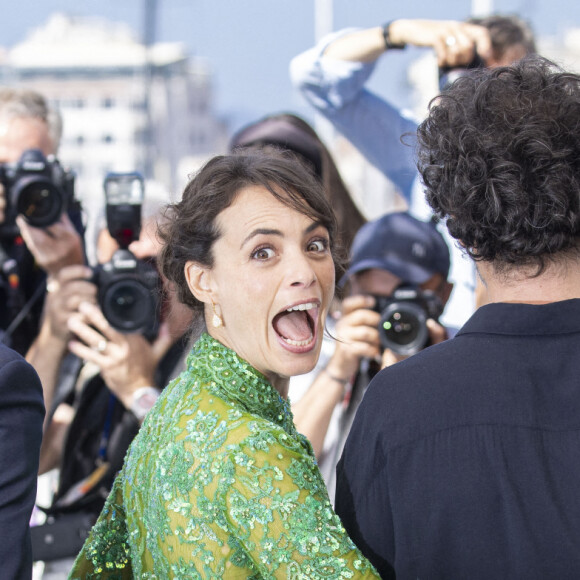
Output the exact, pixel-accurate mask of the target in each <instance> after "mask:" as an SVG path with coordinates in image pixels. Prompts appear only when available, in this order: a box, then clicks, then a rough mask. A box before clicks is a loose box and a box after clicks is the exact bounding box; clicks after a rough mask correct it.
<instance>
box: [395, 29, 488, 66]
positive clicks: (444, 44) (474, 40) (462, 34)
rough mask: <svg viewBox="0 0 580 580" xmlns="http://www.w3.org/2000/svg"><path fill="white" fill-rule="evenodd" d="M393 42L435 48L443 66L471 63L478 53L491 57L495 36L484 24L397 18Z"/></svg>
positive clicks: (438, 60)
mask: <svg viewBox="0 0 580 580" xmlns="http://www.w3.org/2000/svg"><path fill="white" fill-rule="evenodd" d="M389 32H390V38H391V41H392V42H393V43H404V44H411V45H413V46H424V47H431V48H433V50H434V51H435V54H436V56H437V64H438V65H439V66H440V67H444V66H446V67H458V66H464V65H467V64H469V63H470V62H471V61H472V60H473V58H474V56H475V54H476V53H477V54H478V55H479V56H480V57H481V58H482V59H483V60H484V61H486V60H487V59H488V58H490V57H491V38H490V35H489V30H488V29H487V28H485V27H484V26H478V25H476V24H468V23H467V22H460V21H456V20H405V19H401V20H395V21H393V22H392V23H391V25H390V27H389Z"/></svg>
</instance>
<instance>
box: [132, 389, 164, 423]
mask: <svg viewBox="0 0 580 580" xmlns="http://www.w3.org/2000/svg"><path fill="white" fill-rule="evenodd" d="M159 395H160V391H159V389H156V388H155V387H141V388H140V389H137V390H136V391H135V392H134V393H133V400H132V401H131V408H130V409H129V410H130V411H131V413H133V415H135V417H137V419H138V420H139V421H143V419H145V415H147V413H148V412H149V411H150V410H151V408H152V407H153V405H155V403H156V402H157V399H158V398H159Z"/></svg>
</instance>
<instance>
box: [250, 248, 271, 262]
mask: <svg viewBox="0 0 580 580" xmlns="http://www.w3.org/2000/svg"><path fill="white" fill-rule="evenodd" d="M273 256H274V250H273V249H272V248H258V249H257V250H255V251H254V253H253V254H252V258H254V259H255V260H267V259H268V258H272V257H273Z"/></svg>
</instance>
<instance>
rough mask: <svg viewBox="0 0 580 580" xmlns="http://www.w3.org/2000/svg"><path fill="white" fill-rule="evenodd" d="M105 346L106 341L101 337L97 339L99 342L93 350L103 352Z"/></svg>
mask: <svg viewBox="0 0 580 580" xmlns="http://www.w3.org/2000/svg"><path fill="white" fill-rule="evenodd" d="M106 348H107V341H106V340H105V339H104V338H101V340H99V342H98V343H97V346H96V347H95V350H96V351H97V352H105V349H106Z"/></svg>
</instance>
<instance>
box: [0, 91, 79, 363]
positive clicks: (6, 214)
mask: <svg viewBox="0 0 580 580" xmlns="http://www.w3.org/2000/svg"><path fill="white" fill-rule="evenodd" d="M61 132H62V124H61V119H60V116H59V115H58V113H57V112H56V111H55V110H53V109H51V108H50V107H49V106H48V104H47V103H46V101H45V99H44V97H42V95H40V94H38V93H36V92H34V91H29V90H23V89H8V88H3V89H0V329H1V338H2V342H3V343H5V344H7V345H9V346H11V347H12V348H14V349H15V350H17V351H18V352H20V353H22V354H24V353H26V352H27V351H28V349H29V348H30V346H31V344H32V343H33V341H34V339H35V338H36V335H37V333H38V328H39V322H40V317H41V313H42V308H43V302H44V296H45V288H46V280H47V277H48V279H49V280H50V279H52V278H54V277H56V276H58V274H59V272H60V270H61V269H62V268H63V267H65V266H68V265H73V264H83V263H84V261H85V259H84V248H83V240H82V234H83V226H82V223H81V216H80V208H79V206H78V204H77V203H75V202H74V199H69V198H72V191H71V189H72V176H71V175H70V174H68V173H67V172H66V171H64V170H62V168H61V167H60V165H59V164H58V162H57V161H56V160H54V159H53V157H51V156H54V155H56V153H57V150H58V145H59V141H60V137H61ZM25 158H28V160H29V162H30V163H29V164H28V165H27V163H25V162H24V159H25ZM46 158H48V160H47V159H46ZM27 167H31V168H32V169H29V168H27ZM39 167H41V168H42V170H39ZM29 181H32V182H33V183H32V184H31V183H29ZM35 184H37V185H35ZM47 191H48V192H49V195H45V194H46V192H47ZM19 192H20V195H18V193H19ZM35 192H36V194H35ZM39 196H41V199H39ZM64 208H66V211H64ZM19 209H21V210H24V211H25V213H26V214H27V218H26V219H24V218H23V216H22V215H18V216H17V217H16V214H17V213H19V211H18V210H19ZM35 225H36V227H35ZM27 358H28V360H29V361H30V362H32V364H33V365H34V360H33V358H34V353H33V352H32V353H30V355H29V356H27Z"/></svg>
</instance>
